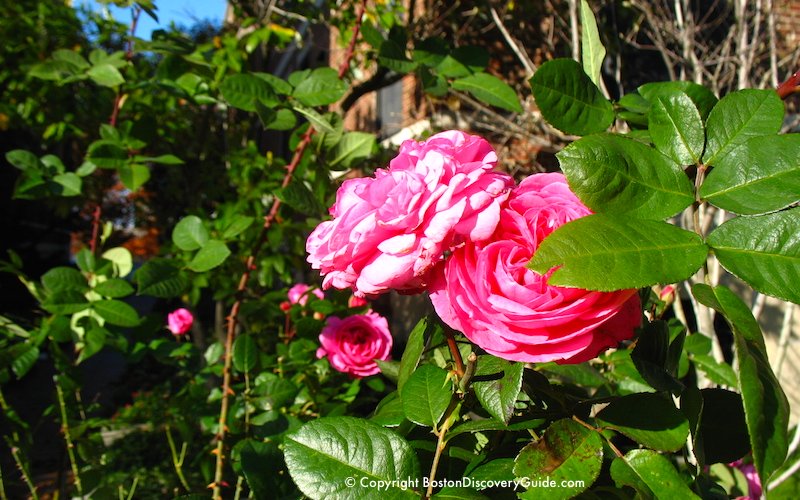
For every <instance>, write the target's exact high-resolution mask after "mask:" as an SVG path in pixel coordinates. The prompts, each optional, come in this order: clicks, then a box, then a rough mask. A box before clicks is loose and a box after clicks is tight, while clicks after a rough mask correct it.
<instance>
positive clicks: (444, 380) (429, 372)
mask: <svg viewBox="0 0 800 500" xmlns="http://www.w3.org/2000/svg"><path fill="white" fill-rule="evenodd" d="M450 386H451V383H450V381H449V380H448V374H447V372H446V371H445V370H443V369H441V368H439V367H438V366H435V365H422V366H420V367H419V368H417V369H416V370H415V371H414V373H412V374H411V377H409V379H408V380H407V381H406V383H405V384H404V385H403V388H402V389H401V390H400V397H401V398H402V400H403V411H404V412H405V414H406V418H407V419H409V420H411V421H412V422H414V423H416V424H419V425H424V426H427V427H434V428H435V427H436V426H437V425H438V423H439V420H441V418H442V416H443V415H444V412H445V410H446V409H447V406H448V405H449V404H450V399H451V397H452V391H451V388H450Z"/></svg>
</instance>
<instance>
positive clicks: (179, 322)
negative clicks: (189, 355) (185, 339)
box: [167, 307, 194, 335]
mask: <svg viewBox="0 0 800 500" xmlns="http://www.w3.org/2000/svg"><path fill="white" fill-rule="evenodd" d="M193 323H194V316H193V315H192V313H191V312H190V311H189V310H188V309H186V308H183V307H181V308H180V309H175V310H174V311H172V312H171V313H169V314H168V315H167V328H168V329H169V331H171V332H172V334H173V335H184V334H185V333H187V332H188V331H189V330H191V329H192V324H193Z"/></svg>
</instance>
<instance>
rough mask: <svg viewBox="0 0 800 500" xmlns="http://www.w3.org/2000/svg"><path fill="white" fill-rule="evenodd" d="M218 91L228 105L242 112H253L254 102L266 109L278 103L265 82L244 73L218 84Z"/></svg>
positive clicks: (273, 92)
mask: <svg viewBox="0 0 800 500" xmlns="http://www.w3.org/2000/svg"><path fill="white" fill-rule="evenodd" d="M219 90H220V92H222V97H224V98H225V100H226V101H228V104H230V105H231V106H233V107H234V108H239V109H242V110H244V111H251V112H255V110H256V102H260V103H262V104H263V105H265V106H268V107H272V106H275V105H277V104H278V103H279V102H280V100H279V99H278V97H277V96H276V95H275V91H274V90H273V89H272V86H271V85H270V84H269V83H268V82H267V81H266V80H264V79H263V78H259V77H257V76H254V75H250V74H246V73H236V74H233V75H229V76H227V77H226V78H225V79H224V80H223V81H222V84H220V86H219Z"/></svg>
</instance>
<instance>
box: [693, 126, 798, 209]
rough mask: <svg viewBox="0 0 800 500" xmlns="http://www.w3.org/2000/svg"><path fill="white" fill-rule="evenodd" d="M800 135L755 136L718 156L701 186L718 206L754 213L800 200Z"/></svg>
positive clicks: (704, 193)
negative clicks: (720, 156) (799, 158)
mask: <svg viewBox="0 0 800 500" xmlns="http://www.w3.org/2000/svg"><path fill="white" fill-rule="evenodd" d="M798 157H800V134H785V135H767V136H762V137H754V138H752V139H750V140H748V141H747V142H745V143H743V144H740V145H739V146H737V147H735V148H733V149H731V151H730V152H729V153H728V154H726V155H725V156H723V157H722V158H720V159H719V160H718V161H717V162H716V164H715V165H714V168H713V170H711V173H710V174H708V177H707V178H706V180H705V182H703V185H702V186H701V187H700V196H702V197H703V198H705V199H706V200H708V202H709V203H711V204H713V205H716V206H718V207H719V208H722V209H725V210H729V211H731V212H734V213H737V214H745V215H755V214H761V213H765V212H771V211H774V210H780V209H782V208H784V207H787V206H789V205H791V204H792V203H796V202H797V201H798V200H800V160H798Z"/></svg>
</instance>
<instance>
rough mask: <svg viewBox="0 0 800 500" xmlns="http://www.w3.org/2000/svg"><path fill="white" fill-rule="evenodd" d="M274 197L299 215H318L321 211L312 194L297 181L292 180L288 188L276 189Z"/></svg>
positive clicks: (320, 206)
mask: <svg viewBox="0 0 800 500" xmlns="http://www.w3.org/2000/svg"><path fill="white" fill-rule="evenodd" d="M275 196H276V197H277V198H278V199H279V200H281V201H282V202H283V203H285V204H286V205H288V206H290V207H292V208H293V209H295V210H297V211H298V212H300V213H304V214H318V213H320V212H322V211H323V208H322V205H321V204H320V202H319V201H317V199H316V198H315V197H314V193H312V192H311V190H310V189H309V188H308V187H307V186H306V185H305V184H303V182H302V181H299V180H293V181H292V182H290V183H289V185H288V186H286V187H284V188H279V189H276V190H275Z"/></svg>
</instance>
